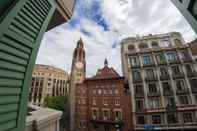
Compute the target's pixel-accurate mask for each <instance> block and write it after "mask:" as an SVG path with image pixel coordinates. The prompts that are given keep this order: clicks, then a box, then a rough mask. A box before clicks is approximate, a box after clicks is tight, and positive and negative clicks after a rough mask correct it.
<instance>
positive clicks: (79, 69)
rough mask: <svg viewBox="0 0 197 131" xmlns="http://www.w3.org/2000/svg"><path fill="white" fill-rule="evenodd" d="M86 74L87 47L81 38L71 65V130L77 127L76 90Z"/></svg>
mask: <svg viewBox="0 0 197 131" xmlns="http://www.w3.org/2000/svg"><path fill="white" fill-rule="evenodd" d="M85 76H86V60H85V49H84V43H83V41H82V40H81V39H80V40H79V41H78V43H77V47H76V48H75V50H74V52H73V60H72V67H71V78H70V97H69V105H70V111H69V112H70V127H69V128H70V131H74V129H75V103H76V102H75V92H76V84H80V83H83V81H84V79H85Z"/></svg>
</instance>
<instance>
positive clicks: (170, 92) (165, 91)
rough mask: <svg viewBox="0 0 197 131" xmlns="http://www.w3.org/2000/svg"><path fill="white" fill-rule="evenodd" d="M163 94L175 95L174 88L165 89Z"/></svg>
mask: <svg viewBox="0 0 197 131" xmlns="http://www.w3.org/2000/svg"><path fill="white" fill-rule="evenodd" d="M163 95H164V96H171V95H173V91H172V90H163Z"/></svg>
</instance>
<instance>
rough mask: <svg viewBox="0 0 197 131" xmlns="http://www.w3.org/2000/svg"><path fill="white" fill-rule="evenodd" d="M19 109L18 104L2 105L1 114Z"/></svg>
mask: <svg viewBox="0 0 197 131" xmlns="http://www.w3.org/2000/svg"><path fill="white" fill-rule="evenodd" d="M17 109H18V104H6V105H0V114H3V113H6V112H13V111H17Z"/></svg>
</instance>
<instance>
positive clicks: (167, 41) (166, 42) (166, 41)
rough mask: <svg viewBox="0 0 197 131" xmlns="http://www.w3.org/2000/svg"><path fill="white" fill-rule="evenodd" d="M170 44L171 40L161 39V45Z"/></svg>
mask: <svg viewBox="0 0 197 131" xmlns="http://www.w3.org/2000/svg"><path fill="white" fill-rule="evenodd" d="M169 46H170V42H169V40H162V41H161V47H169Z"/></svg>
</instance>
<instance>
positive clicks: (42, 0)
mask: <svg viewBox="0 0 197 131" xmlns="http://www.w3.org/2000/svg"><path fill="white" fill-rule="evenodd" d="M3 1H5V0H0V5H1V2H3ZM6 1H7V0H6ZM10 6H11V5H10ZM55 7H56V6H55V3H54V1H53V0H18V1H17V3H16V4H15V6H14V7H12V9H10V11H9V12H8V13H7V15H5V16H4V18H3V19H2V21H1V23H0V131H24V128H25V119H26V114H27V112H26V111H27V97H28V88H29V85H30V81H31V75H32V69H33V66H34V64H35V59H36V56H37V52H38V49H39V46H40V42H41V39H42V36H43V34H44V32H45V31H46V29H47V26H48V23H49V21H50V18H51V17H52V15H53V13H54V11H55Z"/></svg>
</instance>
